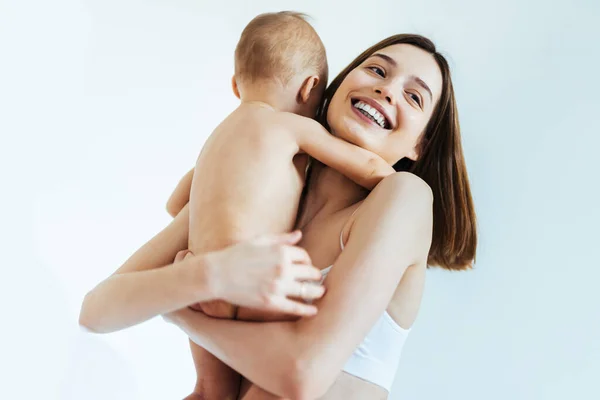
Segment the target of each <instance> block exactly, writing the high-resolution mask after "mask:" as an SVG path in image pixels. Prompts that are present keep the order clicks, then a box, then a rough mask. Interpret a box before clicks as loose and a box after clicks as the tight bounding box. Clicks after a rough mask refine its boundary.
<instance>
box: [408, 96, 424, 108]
mask: <svg viewBox="0 0 600 400" xmlns="http://www.w3.org/2000/svg"><path fill="white" fill-rule="evenodd" d="M408 95H409V96H410V97H411V98H412V99H413V100H414V101H416V102H417V104H418V105H419V107H420V106H421V98H420V97H419V96H417V95H416V94H414V93H409V94H408Z"/></svg>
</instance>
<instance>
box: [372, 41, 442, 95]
mask: <svg viewBox="0 0 600 400" xmlns="http://www.w3.org/2000/svg"><path fill="white" fill-rule="evenodd" d="M371 57H379V58H381V59H382V60H385V61H387V62H388V63H390V64H391V65H392V66H393V67H397V66H398V63H397V62H396V60H394V59H393V58H392V57H390V56H388V55H385V54H382V53H375V54H373V55H372V56H371ZM410 79H413V80H414V81H415V82H417V83H418V84H419V86H421V87H422V88H423V89H425V90H426V91H427V93H429V99H430V100H431V101H433V94H432V93H431V89H429V86H427V84H426V83H425V81H424V80H423V79H421V78H419V77H418V76H416V75H411V76H410Z"/></svg>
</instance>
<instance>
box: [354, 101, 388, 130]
mask: <svg viewBox="0 0 600 400" xmlns="http://www.w3.org/2000/svg"><path fill="white" fill-rule="evenodd" d="M354 108H356V109H357V110H359V111H360V112H362V113H363V114H364V115H365V116H366V117H367V118H370V119H371V120H373V121H374V122H376V123H377V124H378V125H379V126H381V127H382V128H384V129H385V125H386V121H385V117H384V116H383V115H382V114H381V113H380V112H379V111H377V110H376V109H375V108H373V107H371V106H370V105H368V104H367V103H365V102H364V101H359V102H357V103H356V104H354Z"/></svg>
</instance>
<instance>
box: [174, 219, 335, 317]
mask: <svg viewBox="0 0 600 400" xmlns="http://www.w3.org/2000/svg"><path fill="white" fill-rule="evenodd" d="M301 237H302V233H301V232H300V231H294V232H291V233H285V234H278V235H264V236H261V237H259V238H257V239H254V240H249V241H245V242H241V243H237V244H234V245H231V246H229V247H226V248H225V249H223V250H220V251H215V252H211V253H207V254H204V260H205V265H206V267H207V272H208V276H209V278H208V280H209V282H210V286H211V287H212V291H213V294H214V297H215V298H217V299H222V300H225V301H228V302H230V303H232V304H236V305H239V306H244V307H250V308H256V309H260V310H266V311H275V312H283V313H289V314H295V315H299V316H308V315H314V314H316V313H317V308H316V307H315V306H312V305H308V304H305V303H303V302H301V301H295V300H291V299H288V296H292V297H299V298H302V299H305V300H309V299H317V298H320V297H321V296H323V294H324V293H325V288H324V286H323V285H320V284H318V283H311V282H306V281H311V280H312V281H319V280H320V279H321V272H320V271H319V269H317V268H316V267H314V266H313V265H312V264H311V259H310V257H309V255H308V253H307V252H306V251H305V250H304V249H302V248H300V247H297V246H295V244H296V243H298V242H299V241H300V239H301ZM188 257H194V255H193V254H192V253H191V252H189V250H184V251H180V252H179V253H177V256H176V258H175V262H177V261H182V260H183V259H186V258H188Z"/></svg>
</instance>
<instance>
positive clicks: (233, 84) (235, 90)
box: [231, 75, 240, 99]
mask: <svg viewBox="0 0 600 400" xmlns="http://www.w3.org/2000/svg"><path fill="white" fill-rule="evenodd" d="M231 89H233V94H234V95H235V97H237V98H238V99H239V98H240V91H239V90H238V85H237V81H236V80H235V75H234V76H232V77H231Z"/></svg>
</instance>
